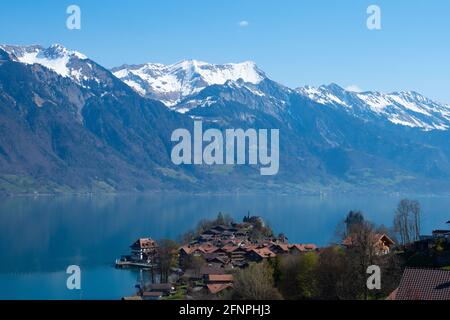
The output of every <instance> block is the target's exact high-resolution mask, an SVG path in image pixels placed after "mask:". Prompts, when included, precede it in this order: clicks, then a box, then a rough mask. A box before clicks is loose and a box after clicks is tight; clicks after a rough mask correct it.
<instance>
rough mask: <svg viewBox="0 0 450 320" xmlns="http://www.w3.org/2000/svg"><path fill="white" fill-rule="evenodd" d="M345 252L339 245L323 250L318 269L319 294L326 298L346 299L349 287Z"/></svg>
mask: <svg viewBox="0 0 450 320" xmlns="http://www.w3.org/2000/svg"><path fill="white" fill-rule="evenodd" d="M346 272H348V270H346V261H345V252H344V250H342V248H340V247H338V246H334V247H328V248H325V249H323V250H321V252H320V254H319V259H318V264H317V269H316V284H317V291H318V296H319V297H320V298H321V299H325V300H339V299H344V298H345V295H344V292H345V290H344V288H347V289H348V286H347V283H346V281H345V280H346V277H345V274H346Z"/></svg>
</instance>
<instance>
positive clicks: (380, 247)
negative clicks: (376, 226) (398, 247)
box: [342, 233, 395, 255]
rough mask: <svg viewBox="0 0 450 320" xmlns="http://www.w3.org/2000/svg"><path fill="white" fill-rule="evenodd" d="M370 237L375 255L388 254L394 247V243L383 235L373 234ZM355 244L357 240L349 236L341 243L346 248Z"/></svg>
mask: <svg viewBox="0 0 450 320" xmlns="http://www.w3.org/2000/svg"><path fill="white" fill-rule="evenodd" d="M372 237H373V239H372V242H373V245H374V249H375V252H376V254H377V255H386V254H389V252H390V251H391V248H392V247H393V246H394V245H395V242H394V241H393V240H392V239H391V238H389V236H387V235H386V234H384V233H374V234H373V236H372ZM357 244H358V240H357V239H355V237H354V236H351V235H350V236H348V237H347V238H345V239H344V240H343V241H342V245H343V246H344V247H346V248H351V247H353V246H356V245H357Z"/></svg>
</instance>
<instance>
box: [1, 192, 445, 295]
mask: <svg viewBox="0 0 450 320" xmlns="http://www.w3.org/2000/svg"><path fill="white" fill-rule="evenodd" d="M413 198H414V199H417V200H419V201H420V203H421V205H422V233H423V234H427V233H430V232H431V231H432V230H433V229H439V228H444V227H445V222H446V221H448V220H449V219H450V212H449V209H448V208H450V198H446V197H427V198H422V197H413ZM400 199H401V197H387V196H386V197H379V196H377V197H366V196H365V197H362V196H329V197H313V196H311V197H306V196H271V195H264V196H263V195H258V196H255V195H252V196H250V195H244V196H239V195H201V196H195V195H161V194H158V195H137V196H112V195H110V196H109V195H103V196H90V197H89V196H57V197H56V196H55V197H50V196H49V197H11V198H1V201H0V261H1V264H0V299H30V298H31V299H120V298H121V297H122V296H125V295H131V294H133V293H134V292H135V288H134V286H135V285H136V284H137V282H138V281H139V279H140V278H141V277H142V276H145V275H142V274H140V273H139V272H136V271H130V270H116V269H115V268H114V266H113V265H114V261H115V259H116V258H119V257H120V256H121V255H122V254H128V253H129V245H130V244H131V243H132V242H134V241H135V240H136V239H137V238H139V237H152V238H154V239H156V240H158V239H161V238H172V239H178V238H179V236H180V235H182V234H183V233H184V232H186V231H188V230H189V229H193V228H194V227H195V226H196V224H197V223H198V221H199V220H201V219H206V218H213V217H215V216H216V215H217V213H218V212H223V213H228V214H230V215H231V216H232V217H233V218H234V219H235V220H236V221H241V220H242V218H243V216H244V215H246V214H247V213H248V212H250V214H251V215H258V216H262V217H263V218H264V220H265V221H266V222H267V223H269V225H270V226H271V227H272V228H273V230H274V232H275V233H277V234H278V233H280V232H283V233H285V234H286V236H287V237H288V238H289V242H290V243H315V244H317V245H319V246H324V245H327V244H329V243H330V242H332V241H335V240H336V239H335V230H336V226H337V225H338V223H339V222H340V221H342V219H344V217H345V215H346V214H347V213H348V211H349V210H362V211H363V212H364V213H365V216H366V218H367V219H369V220H372V221H374V222H375V223H377V224H385V225H386V226H388V227H390V226H391V225H392V220H393V213H394V210H395V207H396V205H397V203H398V201H399V200H400ZM69 265H79V266H80V267H81V269H82V290H81V291H76V292H74V291H69V290H67V289H66V279H67V275H66V274H65V270H66V268H67V267H68V266H69Z"/></svg>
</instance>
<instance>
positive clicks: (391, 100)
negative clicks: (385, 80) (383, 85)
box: [296, 84, 450, 131]
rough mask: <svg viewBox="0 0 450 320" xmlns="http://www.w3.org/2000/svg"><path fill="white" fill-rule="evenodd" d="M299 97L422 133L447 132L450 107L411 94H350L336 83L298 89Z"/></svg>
mask: <svg viewBox="0 0 450 320" xmlns="http://www.w3.org/2000/svg"><path fill="white" fill-rule="evenodd" d="M296 91H297V92H298V93H300V94H301V95H303V96H305V97H308V98H309V99H311V100H313V101H315V102H317V103H319V104H321V105H325V106H333V107H337V108H342V109H343V110H346V111H347V112H349V113H351V114H353V115H355V116H357V117H360V118H363V119H365V120H370V119H373V118H374V117H376V118H378V119H387V120H388V121H390V122H391V123H394V124H398V125H402V126H407V127H413V128H421V129H423V130H426V131H429V130H448V129H449V128H450V106H449V105H446V104H441V103H438V102H435V101H433V100H431V99H428V98H426V97H424V96H423V95H421V94H419V93H417V92H414V91H409V92H393V93H380V92H372V91H369V92H352V91H348V90H345V89H343V88H341V87H340V86H338V85H336V84H331V85H328V86H320V87H311V86H306V87H301V88H298V89H297V90H296Z"/></svg>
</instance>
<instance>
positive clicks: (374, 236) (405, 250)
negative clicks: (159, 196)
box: [116, 212, 450, 300]
mask: <svg viewBox="0 0 450 320" xmlns="http://www.w3.org/2000/svg"><path fill="white" fill-rule="evenodd" d="M361 219H363V218H362V215H361V217H360V216H358V215H357V214H354V213H352V212H350V214H349V215H348V216H347V220H346V222H347V223H348V224H347V227H346V234H345V236H344V237H343V238H342V241H341V242H340V243H337V244H334V245H331V246H329V247H326V248H319V247H318V246H317V245H315V244H312V243H308V244H299V243H289V240H288V238H287V237H286V236H285V235H284V234H279V235H277V236H274V235H273V232H272V230H271V229H270V227H268V226H267V225H266V224H265V222H264V220H263V219H262V218H261V217H258V216H250V214H248V215H247V216H245V217H244V218H243V220H242V222H239V223H236V222H234V221H232V219H230V218H228V217H227V216H225V215H223V214H221V213H220V214H219V215H218V217H217V219H216V220H214V221H203V222H202V223H200V224H199V227H198V228H197V230H196V231H194V232H190V233H188V234H187V235H186V236H185V242H184V243H183V244H181V245H179V244H177V243H175V242H170V241H167V240H166V241H164V242H161V243H157V242H156V241H155V240H153V239H151V238H141V239H138V240H137V241H135V242H134V243H133V244H132V245H131V255H127V256H123V257H122V258H121V259H119V260H117V261H116V267H118V268H130V267H131V268H139V269H140V270H144V271H145V272H148V273H149V274H151V279H152V281H150V282H151V283H145V284H141V285H139V286H138V290H137V293H136V295H134V296H131V297H123V299H124V300H161V299H177V300H184V299H187V300H190V299H191V300H214V299H235V298H237V297H238V298H239V297H240V298H242V299H246V298H247V299H248V298H260V299H264V298H267V299H278V298H280V299H283V298H284V299H323V298H328V299H353V298H357V299H367V298H369V297H370V296H371V295H372V298H375V299H390V300H395V299H398V298H402V297H403V298H405V297H406V298H408V297H410V294H411V292H414V294H415V296H414V297H417V295H418V293H417V290H416V289H414V290H413V289H412V288H411V285H412V284H411V283H413V284H414V281H416V282H417V283H418V284H419V285H420V286H421V287H422V288H428V289H423V290H425V291H426V290H428V291H429V292H428V291H427V292H425V291H424V292H422V293H420V296H423V297H433V296H434V295H437V293H436V292H434V291H435V290H433V288H436V287H439V285H442V284H445V283H447V284H448V283H450V270H449V268H448V266H449V265H450V230H435V231H434V232H433V234H432V235H430V236H421V237H420V238H418V239H416V241H413V242H411V243H408V244H405V245H403V244H402V245H400V244H397V243H396V240H394V239H393V238H394V237H393V236H390V235H388V234H387V233H383V232H382V230H381V231H380V230H377V229H376V228H373V227H372V226H371V225H370V224H366V223H363V222H362V221H363V220H361ZM448 223H450V221H449V222H448ZM363 242H364V243H363ZM361 248H363V250H361ZM436 250H437V251H436ZM367 257H370V258H369V259H366V258H367ZM423 260H426V262H423ZM361 261H365V263H366V264H367V267H368V266H369V265H371V264H376V265H380V266H382V268H383V269H384V270H386V271H389V273H388V275H389V277H388V278H387V280H386V278H385V281H384V283H383V285H384V290H383V292H376V293H371V292H369V291H368V290H366V288H365V280H366V275H364V274H352V273H351V271H352V270H353V269H354V270H359V269H358V268H359V265H358V264H359V263H360V262H361ZM400 261H402V262H400ZM336 264H341V265H339V266H337V265H336ZM438 265H439V266H440V267H439V268H438V267H437V266H438ZM422 266H426V267H427V268H420V267H422ZM302 268H303V269H304V270H303V269H302ZM333 268H336V271H340V272H341V273H342V270H344V269H343V268H347V269H346V270H345V271H346V272H343V275H337V274H334V273H333V272H334V271H335V270H332V269H333ZM300 270H302V271H300ZM260 275H261V277H260V278H258V277H259V276H260ZM263 275H268V276H265V278H263ZM302 277H305V279H304V282H301V281H300V280H299V279H300V278H302ZM322 277H323V278H324V279H326V281H330V280H331V281H335V282H336V283H346V282H348V287H347V288H337V287H336V288H331V289H330V288H328V287H327V284H324V285H323V286H322V285H321V279H322ZM336 277H346V278H342V279H341V278H340V279H337V278H336ZM411 277H413V278H414V279H411ZM253 278H255V279H253ZM334 278H336V279H334ZM423 279H428V281H435V282H436V281H437V282H439V283H428V284H426V285H424V284H423V283H422V282H423ZM430 279H433V280H430ZM251 281H253V282H257V283H258V282H259V285H261V283H265V282H267V285H266V288H265V289H264V290H265V291H267V292H262V293H261V295H260V296H254V297H249V296H247V297H246V296H245V293H242V294H240V295H239V294H238V293H237V292H238V291H245V290H243V289H242V287H251V286H252V285H254V284H252V283H251ZM421 281H422V282H421ZM300 282H301V283H300ZM386 282H388V283H387V284H386ZM262 286H263V285H262ZM358 286H360V287H361V288H360V287H358ZM433 286H434V287H433ZM305 288H308V290H306V289H305ZM324 288H325V289H324ZM272 289H273V290H272ZM305 290H306V291H305ZM268 292H271V293H268ZM439 296H440V297H447V298H448V299H450V288H449V287H448V286H447V287H446V289H445V290H443V291H439Z"/></svg>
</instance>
